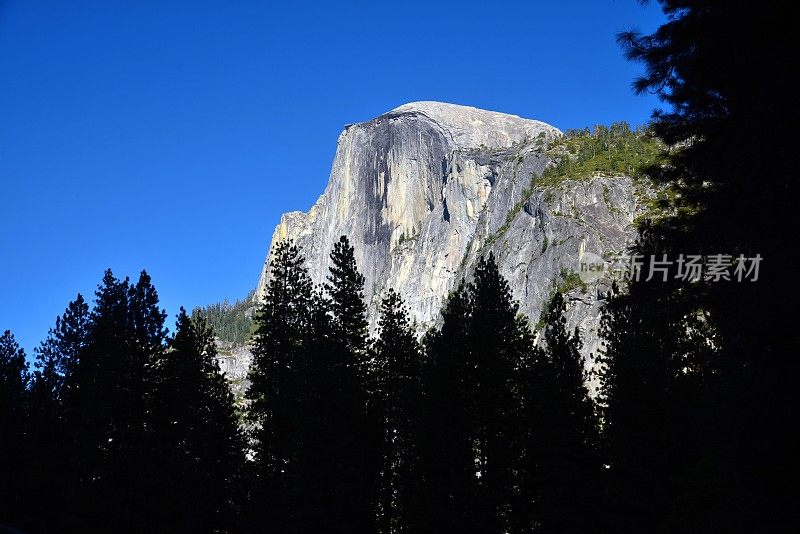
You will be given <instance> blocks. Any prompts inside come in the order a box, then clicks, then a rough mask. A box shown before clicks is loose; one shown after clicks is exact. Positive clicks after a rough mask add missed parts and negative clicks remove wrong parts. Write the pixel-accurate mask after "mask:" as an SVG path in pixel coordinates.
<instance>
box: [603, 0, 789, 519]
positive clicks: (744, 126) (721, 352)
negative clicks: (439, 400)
mask: <svg viewBox="0 0 800 534" xmlns="http://www.w3.org/2000/svg"><path fill="white" fill-rule="evenodd" d="M660 4H661V6H662V8H663V10H664V12H665V14H666V15H667V16H668V19H667V21H666V22H665V23H664V24H663V25H662V26H661V27H659V28H658V29H657V30H656V31H655V32H654V33H652V34H650V35H642V34H639V33H637V32H627V33H624V34H621V35H620V36H619V40H620V43H621V44H622V45H623V48H624V49H625V52H626V55H627V56H628V57H629V58H630V59H633V60H636V61H640V62H642V63H643V65H644V67H645V72H644V74H643V76H642V77H641V78H640V79H638V80H636V82H635V84H634V88H635V90H636V91H637V92H641V93H643V92H652V93H655V94H657V95H658V96H659V97H660V98H661V99H662V100H663V101H664V102H665V104H666V105H667V106H669V108H668V109H666V110H664V111H657V112H656V113H655V114H654V120H653V130H654V132H655V134H656V135H657V136H658V137H660V138H661V139H662V140H663V141H664V142H665V143H666V144H667V145H668V146H669V147H671V148H670V150H669V152H668V153H667V158H666V162H665V163H666V164H665V165H661V166H659V167H656V168H653V169H650V170H649V174H650V175H651V177H653V178H655V179H656V180H658V181H660V182H661V183H663V184H665V185H667V186H668V187H669V188H670V189H671V190H672V191H673V192H674V193H675V194H674V195H672V197H671V198H672V200H671V201H670V202H669V203H668V204H667V206H666V208H667V210H666V213H665V214H663V215H662V216H661V217H658V218H656V219H655V220H653V221H652V223H651V224H650V225H649V227H648V228H647V231H648V232H649V233H650V234H651V236H652V237H651V238H649V239H651V243H652V242H655V243H657V244H658V248H657V249H652V248H651V250H654V251H655V252H656V253H659V254H661V253H667V254H669V255H670V259H672V260H673V261H674V260H675V258H676V256H677V255H678V254H681V253H682V254H725V255H730V256H732V258H733V259H735V258H737V257H738V255H739V254H742V255H743V256H744V257H746V258H753V257H756V255H757V254H758V255H760V257H761V258H762V262H761V264H760V272H759V278H758V280H757V281H751V280H752V277H751V278H750V279H748V280H744V281H741V282H740V281H738V280H737V277H736V276H731V280H730V281H726V280H720V281H717V282H707V281H700V282H698V283H694V284H692V283H688V282H686V283H682V284H679V283H673V284H667V285H664V286H663V287H660V288H659V289H657V290H656V289H650V288H642V287H635V286H640V285H644V284H632V285H631V287H628V288H623V290H622V291H621V292H620V296H619V300H618V301H617V302H618V303H619V305H618V306H615V307H612V308H611V309H610V314H611V317H612V319H611V323H613V325H610V330H612V332H610V335H611V336H612V338H611V339H612V356H613V357H616V358H617V359H618V361H617V363H615V364H614V363H612V364H611V365H612V366H614V365H615V366H616V369H613V370H612V372H611V373H610V375H609V380H608V382H609V384H611V385H612V387H611V390H612V394H611V398H610V399H609V410H610V411H611V413H609V415H608V424H609V425H610V426H609V431H610V432H613V435H616V436H617V438H616V439H617V444H616V445H615V444H614V441H613V440H612V443H611V445H612V453H614V454H615V455H616V457H617V464H618V467H620V462H627V461H628V460H626V455H628V454H630V455H631V456H633V458H634V459H632V460H631V462H632V463H631V464H630V466H629V469H628V470H627V471H626V472H625V473H622V472H619V471H618V470H617V472H618V475H619V478H617V480H618V482H619V483H623V481H624V483H625V484H626V485H627V486H628V487H629V488H630V489H629V491H628V492H627V493H626V500H625V501H623V502H621V503H620V504H619V506H618V510H617V517H619V518H621V520H623V521H624V520H626V519H627V518H629V517H631V516H629V515H628V514H627V510H628V509H629V508H634V509H635V510H641V511H644V515H642V514H641V513H640V514H638V515H639V516H641V517H642V520H643V521H644V522H645V523H646V524H647V525H648V526H653V525H662V528H663V529H664V530H671V531H676V530H683V531H710V530H716V531H719V530H726V531H748V530H749V531H754V530H759V531H786V530H792V528H791V527H794V528H795V529H796V527H797V524H798V522H800V521H799V520H798V516H797V513H796V506H794V504H793V503H794V502H795V501H796V499H795V496H794V495H793V492H794V490H793V489H790V488H792V487H793V482H792V481H793V480H796V479H797V477H798V474H799V473H798V467H797V465H798V463H797V462H796V461H795V460H794V456H795V452H794V451H796V450H797V449H798V448H800V441H799V440H798V439H797V433H796V432H794V431H793V429H792V425H787V424H786V422H785V414H786V413H793V412H796V411H797V407H798V403H797V395H796V392H795V389H796V384H795V382H796V378H795V377H796V376H797V375H798V371H800V369H799V368H798V365H800V364H798V359H797V357H796V355H797V354H798V352H799V349H800V336H798V331H797V328H795V327H794V325H793V321H794V319H793V315H792V314H791V313H786V312H785V301H786V288H787V287H788V286H787V284H788V283H789V281H791V280H794V278H795V274H794V271H795V264H796V262H795V260H794V251H793V247H791V246H787V236H788V235H790V234H791V231H789V230H787V229H789V228H795V227H796V226H797V223H796V221H797V215H796V210H795V208H794V202H795V198H796V197H797V179H796V171H795V168H796V157H795V156H794V154H795V151H796V150H795V145H796V142H795V140H794V136H793V135H792V133H793V132H794V130H795V129H796V125H797V123H798V118H800V117H798V114H799V112H798V108H797V106H795V105H793V99H794V97H793V92H794V87H793V86H792V84H787V83H786V79H785V76H784V75H783V73H784V72H785V70H786V67H787V64H789V63H790V62H791V61H790V58H791V53H790V52H789V51H790V50H793V41H794V33H795V32H794V24H795V23H794V19H793V17H791V16H790V15H789V13H790V10H789V5H790V4H789V3H787V2H778V3H772V4H770V5H769V6H766V5H764V4H763V3H760V2H755V1H743V2H709V1H699V0H697V1H691V0H690V1H683V0H681V1H677V0H663V1H661V2H660ZM743 36H744V37H743ZM787 62H788V63H787ZM753 124H757V125H758V128H753ZM745 214H746V215H745ZM650 285H659V284H657V283H653V282H650ZM648 308H651V309H652V308H657V310H658V313H651V312H649V311H648ZM664 317H666V318H667V319H668V320H667V321H665V320H664ZM682 321H684V322H687V323H689V325H690V328H686V327H685V326H682V325H680V323H681V322H682ZM665 323H666V324H669V325H671V326H672V327H673V328H672V330H666V329H665V328H664V327H663V326H662V325H664V324H665ZM618 325H619V327H618ZM614 330H616V331H614ZM703 338H704V339H705V341H706V343H705V345H710V346H711V347H713V349H714V352H715V354H716V356H717V357H716V358H715V359H714V360H713V362H712V364H711V366H710V368H709V366H707V365H706V364H703V363H701V364H699V365H696V364H695V363H694V362H698V361H699V362H703V360H704V359H705V356H704V355H705V354H708V352H709V350H708V349H707V348H705V347H703V343H702V339H703ZM683 344H688V345H689V346H690V347H692V349H691V350H690V351H689V352H686V351H685V350H683V349H682V348H681V345H683ZM698 352H699V355H700V357H699V358H698V357H696V356H697V353H698ZM640 358H645V362H640V361H639V359H640ZM684 359H688V360H690V362H692V363H689V364H688V365H686V364H684V362H683V361H682V360H684ZM658 362H660V363H658ZM659 367H664V368H665V369H666V373H664V372H662V371H659V370H658V368H659ZM675 369H677V370H678V372H677V373H675ZM637 370H642V371H644V372H647V373H649V374H651V375H652V379H650V380H651V381H652V382H655V383H654V384H653V386H652V387H644V386H642V385H641V384H636V383H635V382H634V378H633V376H632V375H633V374H634V372H635V371H637ZM663 374H666V378H661V375H663ZM659 380H660V381H662V383H663V385H664V387H663V388H662V387H661V386H662V384H659V383H658V381H659ZM676 380H677V383H678V385H677V386H676V385H675V384H674V382H675V381H676ZM687 382H688V383H689V386H687V385H686V383H687ZM654 388H655V391H658V392H659V393H658V394H657V395H658V396H659V397H660V398H653V397H654V394H653V393H652V391H653V390H654ZM687 388H688V391H687ZM640 398H641V399H642V403H641V404H644V405H648V406H650V405H654V406H656V407H658V406H660V405H661V402H662V400H663V399H665V398H666V399H668V400H669V402H670V403H671V407H670V411H673V412H674V411H675V408H674V406H675V405H676V404H677V413H673V414H672V415H669V414H664V413H663V412H664V409H663V408H656V409H657V410H658V411H656V412H655V414H654V415H653V417H651V419H650V420H649V421H646V420H645V417H644V414H643V413H641V414H640V413H636V412H637V411H639V410H640V409H639V408H637V407H636V406H638V404H637V405H634V406H629V407H627V408H625V407H624V404H625V402H627V401H632V402H634V403H638V399H640ZM614 405H616V406H615V407H614ZM614 411H616V414H614V413H613V412H614ZM642 411H644V410H643V409H642ZM626 412H627V413H626ZM615 418H616V421H615ZM660 419H661V420H663V419H671V420H674V425H672V429H671V430H669V433H668V434H665V431H664V430H663V426H662V425H660V424H659V423H660V421H659V420H660ZM623 421H626V422H625V423H623ZM639 421H643V422H645V423H647V424H646V426H643V427H640V426H637V423H638V422H639ZM615 424H616V425H617V430H612V429H613V425H615ZM687 435H688V436H690V437H691V442H690V443H685V442H684V441H683V438H685V437H686V436H687ZM626 436H627V438H626V439H625V443H627V444H626V445H624V448H622V449H620V448H619V447H623V444H622V443H621V442H620V440H622V438H624V437H626ZM637 444H646V445H645V449H646V450H647V451H648V452H649V456H650V457H651V458H652V459H654V463H655V464H656V465H657V466H659V467H658V468H657V470H656V471H653V469H647V466H646V465H643V466H642V467H641V468H640V465H641V464H644V463H645V459H644V458H639V459H636V456H635V455H638V456H639V457H641V456H642V455H643V452H642V451H641V449H637ZM615 447H616V451H615V450H614V448H615ZM613 471H614V466H613V463H612V474H613ZM662 473H668V476H667V477H666V479H665V478H663V477H661V476H660V475H661V474H662ZM654 482H655V484H654ZM654 491H655V492H658V493H659V494H660V497H658V498H657V499H656V503H657V504H655V505H654V504H653V499H651V496H652V493H653V492H654ZM654 507H655V508H654ZM766 518H769V519H768V520H767V519H766ZM625 526H626V525H625V524H624V523H623V525H622V527H625Z"/></svg>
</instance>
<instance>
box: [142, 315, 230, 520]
mask: <svg viewBox="0 0 800 534" xmlns="http://www.w3.org/2000/svg"><path fill="white" fill-rule="evenodd" d="M216 356H217V351H216V347H215V345H214V335H213V332H212V331H211V329H210V328H209V327H208V326H207V324H206V322H205V320H202V319H197V320H193V319H190V318H189V317H188V316H187V314H186V311H185V310H184V309H183V308H181V311H180V313H179V314H178V319H177V323H176V331H175V335H174V336H173V337H172V338H171V339H170V340H169V348H168V350H167V351H165V352H163V353H161V354H159V355H158V358H157V359H156V361H155V362H154V364H153V368H152V370H151V385H150V395H149V406H148V408H149V409H148V413H149V415H148V430H147V431H148V438H149V443H148V444H149V447H151V450H152V454H153V457H154V458H155V462H154V463H153V470H152V474H151V476H152V479H151V483H152V486H153V488H154V492H153V495H152V499H151V506H152V507H153V509H152V512H153V514H152V515H153V517H154V525H158V526H157V528H158V529H160V530H163V531H169V532H217V531H220V530H222V531H226V530H229V529H230V528H231V526H232V525H233V524H234V522H235V518H236V513H237V510H236V507H235V503H234V500H235V499H234V497H235V494H236V490H237V488H236V485H237V483H239V479H238V475H239V474H240V469H241V462H242V461H243V459H244V458H243V445H244V443H243V441H242V439H241V437H240V435H239V429H238V422H237V419H236V415H235V413H234V409H233V396H232V394H231V393H230V390H229V388H228V384H227V383H226V381H225V378H224V377H223V375H222V374H220V372H219V366H218V364H217V361H216V359H215V358H216Z"/></svg>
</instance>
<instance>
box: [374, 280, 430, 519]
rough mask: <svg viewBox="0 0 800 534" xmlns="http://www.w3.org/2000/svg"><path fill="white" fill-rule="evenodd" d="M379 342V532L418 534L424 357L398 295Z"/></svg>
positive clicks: (384, 309)
mask: <svg viewBox="0 0 800 534" xmlns="http://www.w3.org/2000/svg"><path fill="white" fill-rule="evenodd" d="M378 327H379V332H378V339H377V340H376V341H375V347H374V354H375V382H374V385H375V392H374V394H375V397H374V401H375V405H376V407H377V409H378V413H379V415H380V422H381V427H382V443H381V447H380V451H381V465H380V485H379V496H380V497H379V502H378V513H379V532H383V533H387V534H388V533H403V532H419V531H420V530H423V527H425V526H427V525H424V524H422V521H423V520H424V519H423V518H422V517H420V503H419V499H420V498H421V497H422V495H421V490H422V484H421V478H420V476H421V472H420V465H419V444H418V441H419V437H418V432H419V428H420V419H421V416H422V413H421V400H422V399H421V394H422V361H421V354H420V347H419V343H418V342H417V339H416V337H415V334H414V330H413V327H412V325H411V323H410V321H409V318H408V312H407V310H406V308H405V306H404V305H403V300H402V299H401V298H400V295H398V294H397V293H395V292H394V290H392V289H390V290H389V293H388V294H387V295H386V297H384V299H383V301H382V302H381V315H380V320H379V323H378Z"/></svg>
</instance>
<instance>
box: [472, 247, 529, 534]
mask: <svg viewBox="0 0 800 534" xmlns="http://www.w3.org/2000/svg"><path fill="white" fill-rule="evenodd" d="M471 291H472V317H471V325H470V340H471V351H470V352H471V354H470V363H471V366H472V371H473V375H472V377H471V380H472V386H473V388H474V394H473V397H472V399H471V400H472V403H473V409H472V411H473V413H474V416H475V420H474V427H473V432H474V434H473V443H474V447H475V453H476V459H475V469H476V471H477V474H476V476H477V477H478V506H479V509H480V513H481V515H480V518H479V524H480V525H481V528H482V530H483V532H502V531H504V530H505V529H507V528H509V525H510V524H511V523H512V517H513V516H512V514H511V506H512V503H513V502H514V501H515V500H516V479H515V473H514V469H513V468H514V465H515V463H516V458H517V454H518V448H519V443H520V438H521V436H520V432H519V430H520V428H519V415H520V414H519V391H518V384H517V382H518V373H517V370H518V368H519V366H520V365H521V363H522V362H523V361H525V360H526V359H527V358H529V356H530V351H531V335H530V327H529V325H528V322H527V319H525V318H524V317H523V316H521V315H519V314H518V311H519V305H518V304H517V303H516V302H514V300H513V299H512V297H511V289H510V288H509V285H508V282H507V281H506V280H505V278H503V277H502V276H501V275H500V272H499V270H498V268H497V263H496V262H495V260H494V255H493V254H491V253H490V254H489V257H488V258H483V257H482V258H480V259H479V260H478V262H477V265H476V267H475V273H474V283H473V285H472V286H471Z"/></svg>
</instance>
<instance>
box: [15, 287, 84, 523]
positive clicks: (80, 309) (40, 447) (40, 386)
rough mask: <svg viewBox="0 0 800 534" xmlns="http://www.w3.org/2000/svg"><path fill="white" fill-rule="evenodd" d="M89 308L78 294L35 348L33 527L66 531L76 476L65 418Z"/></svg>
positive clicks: (32, 417)
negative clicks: (71, 381)
mask: <svg viewBox="0 0 800 534" xmlns="http://www.w3.org/2000/svg"><path fill="white" fill-rule="evenodd" d="M88 320H89V307H88V305H87V304H86V302H85V301H84V299H83V296H81V295H80V294H78V296H77V297H76V299H75V300H74V301H72V302H70V304H69V306H68V307H67V309H66V310H65V311H64V314H63V315H61V316H59V317H56V323H55V326H54V327H53V328H52V329H51V330H50V331H49V332H48V335H47V338H45V340H44V341H42V343H41V344H40V345H39V347H37V348H36V362H35V364H34V365H35V367H36V371H35V372H34V373H33V380H32V383H31V388H30V418H31V425H30V432H31V434H30V446H29V450H30V454H31V457H32V458H33V459H34V462H33V464H32V469H31V470H30V472H29V473H28V475H27V479H28V481H29V482H28V485H29V486H30V488H31V489H32V492H31V494H30V496H29V503H28V505H29V507H30V510H31V511H30V517H29V519H30V522H29V523H28V528H29V529H30V530H32V531H34V532H48V531H56V530H62V529H63V528H64V524H63V518H64V516H65V514H67V509H66V508H65V505H66V503H67V502H68V501H69V499H68V498H69V496H70V491H71V489H72V485H73V482H74V480H75V479H76V476H75V468H76V467H75V465H74V464H73V461H72V448H71V441H70V437H71V435H72V434H71V433H70V431H69V428H68V425H67V420H66V408H65V407H66V400H67V397H68V394H69V392H68V390H67V387H66V385H67V384H68V383H69V373H70V371H71V370H72V369H74V367H75V364H76V362H77V361H78V358H79V355H80V352H81V351H82V350H83V348H84V347H85V344H86V336H87V324H88Z"/></svg>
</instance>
